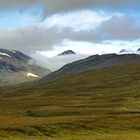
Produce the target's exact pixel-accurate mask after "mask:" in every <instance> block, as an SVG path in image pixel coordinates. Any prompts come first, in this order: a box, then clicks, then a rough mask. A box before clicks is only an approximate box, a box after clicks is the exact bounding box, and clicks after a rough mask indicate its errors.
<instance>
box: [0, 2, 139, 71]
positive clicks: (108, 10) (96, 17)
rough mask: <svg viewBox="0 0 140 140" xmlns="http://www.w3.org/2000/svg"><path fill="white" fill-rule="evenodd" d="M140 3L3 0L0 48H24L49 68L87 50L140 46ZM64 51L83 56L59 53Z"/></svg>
mask: <svg viewBox="0 0 140 140" xmlns="http://www.w3.org/2000/svg"><path fill="white" fill-rule="evenodd" d="M139 4H140V2H139V0H124V1H121V0H118V1H114V0H100V1H98V0H94V1H93V0H86V1H85V0H70V1H67V0H59V4H57V3H56V2H55V1H54V0H30V1H29V0H24V1H22V0H12V1H8V0H1V1H0V8H1V11H0V21H1V22H0V32H1V34H0V47H1V48H5V49H10V50H19V51H22V52H24V53H26V54H28V55H29V56H33V57H34V58H35V59H36V61H38V62H39V63H40V65H42V64H41V63H42V62H43V63H44V64H43V65H45V67H46V66H47V65H49V64H48V62H49V63H53V64H55V65H56V66H60V64H61V66H62V65H64V64H66V63H68V62H71V61H74V60H78V59H81V58H83V57H85V56H84V55H86V56H87V55H94V54H104V53H118V52H119V51H120V50H122V49H126V50H127V49H132V50H137V49H138V48H139V46H140V39H139V35H140V24H139V23H140V20H139V15H140V12H139ZM85 17H86V20H85ZM128 23H129V24H128ZM64 50H73V51H74V52H77V54H81V55H77V56H72V57H71V58H68V56H66V58H65V60H64V59H63V58H62V59H61V58H57V57H56V55H57V54H60V53H62V52H63V51H64ZM38 52H40V53H38ZM39 54H40V56H39ZM42 54H45V55H42ZM82 55H83V56H82ZM44 56H47V57H44ZM50 56H51V58H50ZM52 56H54V58H53V57H52ZM40 58H42V61H40V60H39V59H40ZM56 59H57V60H56ZM70 59H71V60H70ZM45 62H46V63H45ZM51 67H54V66H51ZM53 69H56V68H53Z"/></svg>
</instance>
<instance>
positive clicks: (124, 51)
mask: <svg viewBox="0 0 140 140" xmlns="http://www.w3.org/2000/svg"><path fill="white" fill-rule="evenodd" d="M126 52H128V51H127V50H125V49H122V50H121V51H120V52H119V53H126Z"/></svg>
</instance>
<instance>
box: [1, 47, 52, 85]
mask: <svg viewBox="0 0 140 140" xmlns="http://www.w3.org/2000/svg"><path fill="white" fill-rule="evenodd" d="M48 73H50V70H48V69H45V68H42V67H39V66H37V65H36V64H35V61H34V60H33V59H32V58H31V57H29V56H27V55H26V54H24V53H22V52H19V51H10V50H6V49H0V85H5V84H12V83H17V82H23V81H28V80H33V79H35V78H38V77H40V78H41V77H42V76H44V75H47V74H48Z"/></svg>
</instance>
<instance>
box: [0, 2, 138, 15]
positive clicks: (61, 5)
mask: <svg viewBox="0 0 140 140" xmlns="http://www.w3.org/2000/svg"><path fill="white" fill-rule="evenodd" d="M139 4H140V1H139V0H59V2H56V0H10V1H9V0H1V1H0V7H1V8H11V7H12V8H13V7H23V6H25V7H26V6H32V5H43V6H44V7H45V9H46V10H47V12H49V13H56V12H60V11H66V10H70V11H71V10H74V9H85V8H112V9H114V8H116V9H117V8H126V7H133V8H134V7H135V6H138V5H139Z"/></svg>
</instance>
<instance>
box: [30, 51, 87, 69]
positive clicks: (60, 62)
mask: <svg viewBox="0 0 140 140" xmlns="http://www.w3.org/2000/svg"><path fill="white" fill-rule="evenodd" d="M31 56H32V57H33V58H34V59H35V60H36V63H37V64H38V65H40V66H42V67H46V68H49V69H50V70H52V71H55V70H57V69H59V68H61V67H62V66H64V65H65V64H68V63H71V62H74V61H77V60H80V59H83V58H86V57H87V56H89V55H83V54H75V55H67V56H54V57H47V56H45V55H42V54H40V53H39V52H38V53H34V54H32V55H31ZM36 58H38V59H36Z"/></svg>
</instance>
